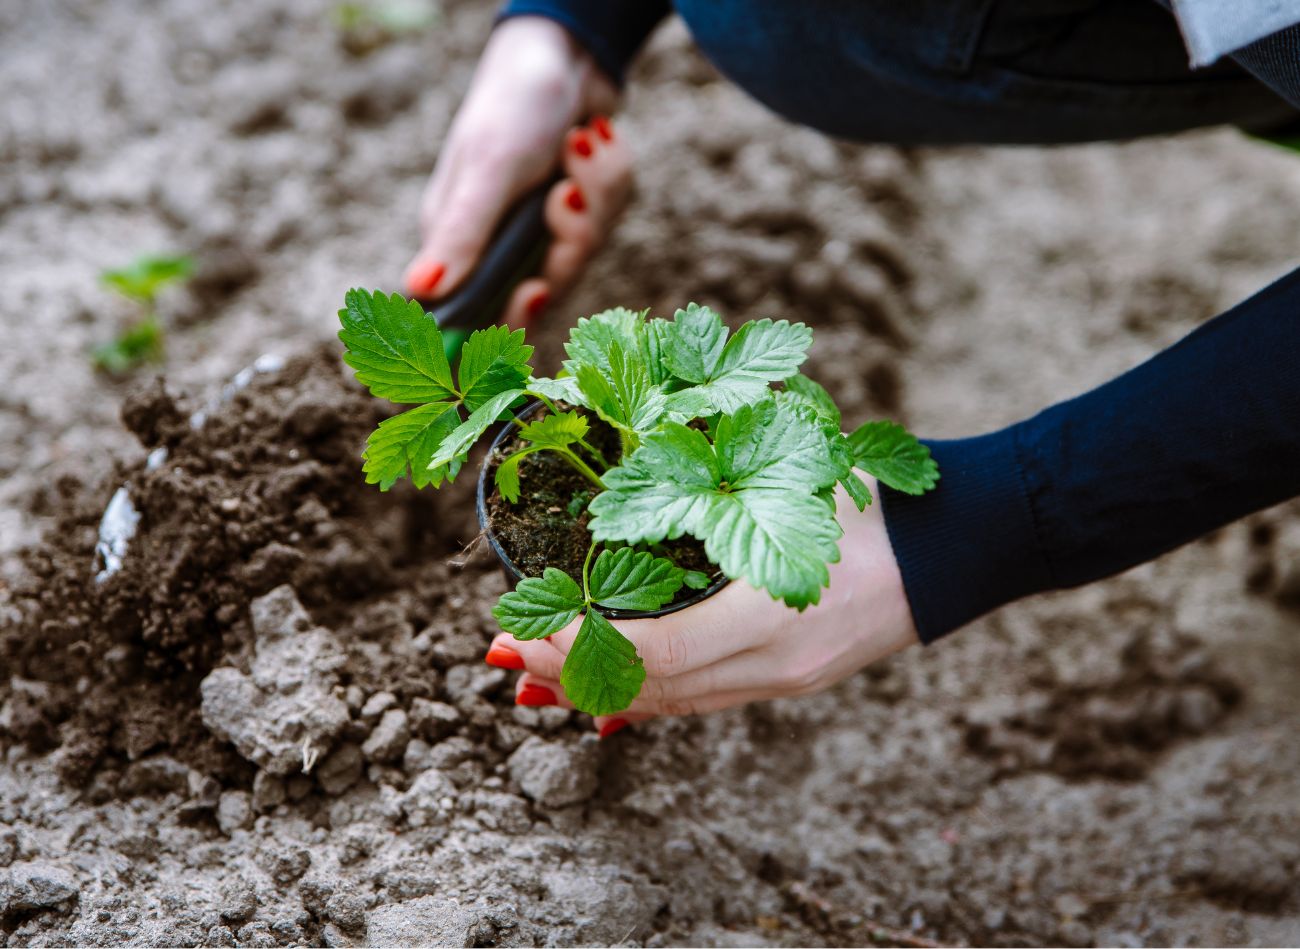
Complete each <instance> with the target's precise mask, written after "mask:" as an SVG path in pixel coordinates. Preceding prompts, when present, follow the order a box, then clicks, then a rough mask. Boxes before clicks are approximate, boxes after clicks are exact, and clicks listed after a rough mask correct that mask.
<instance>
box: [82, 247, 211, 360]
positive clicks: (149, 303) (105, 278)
mask: <svg viewBox="0 0 1300 949" xmlns="http://www.w3.org/2000/svg"><path fill="white" fill-rule="evenodd" d="M193 271H194V261H193V259H192V258H190V257H163V256H158V257H155V256H141V257H137V258H136V259H135V260H133V261H132V262H131V263H130V264H128V265H127V266H126V267H122V268H121V269H118V270H105V271H104V272H103V273H101V274H100V275H99V280H100V283H102V284H103V285H104V286H106V287H108V288H109V289H111V290H115V291H117V292H118V293H120V294H121V295H122V296H124V297H126V298H127V299H128V300H131V301H133V302H134V303H135V304H136V305H137V306H138V307H139V311H140V312H139V315H138V316H137V318H136V320H135V321H134V322H133V323H131V325H130V326H128V327H127V328H126V329H125V330H123V331H122V332H121V333H120V334H118V336H117V337H116V338H115V339H114V340H113V341H112V342H110V343H104V344H103V345H101V346H97V347H96V348H95V350H94V353H93V361H94V364H95V368H97V369H101V370H103V371H105V372H107V373H109V374H111V375H115V376H117V375H124V374H126V373H128V372H130V371H131V370H133V369H135V368H136V367H137V366H139V365H140V364H141V363H144V362H158V361H159V360H161V359H162V357H163V343H164V333H163V328H162V324H161V323H160V322H159V320H158V312H157V302H158V294H159V292H161V291H162V289H163V288H164V287H167V286H170V285H172V284H175V283H179V282H180V281H182V280H185V279H186V278H188V277H189V276H190V274H191V273H193Z"/></svg>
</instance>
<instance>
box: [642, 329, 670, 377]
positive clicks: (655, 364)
mask: <svg viewBox="0 0 1300 949" xmlns="http://www.w3.org/2000/svg"><path fill="white" fill-rule="evenodd" d="M672 331H673V324H672V323H670V322H669V321H668V320H646V321H645V326H644V327H642V330H641V358H642V359H643V360H644V362H645V367H646V372H648V373H649V374H650V381H651V382H653V383H654V384H655V385H663V384H664V383H665V382H667V381H668V380H669V379H670V378H672V374H673V373H672V370H671V369H669V368H668V363H667V362H666V361H665V360H664V347H665V340H667V338H668V336H669V335H670V334H671V333H672Z"/></svg>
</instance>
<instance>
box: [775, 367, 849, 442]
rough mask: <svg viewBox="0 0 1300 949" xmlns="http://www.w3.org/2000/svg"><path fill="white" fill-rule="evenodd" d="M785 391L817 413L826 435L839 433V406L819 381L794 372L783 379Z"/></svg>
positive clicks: (840, 421)
mask: <svg viewBox="0 0 1300 949" xmlns="http://www.w3.org/2000/svg"><path fill="white" fill-rule="evenodd" d="M785 392H786V393H787V394H788V396H789V397H790V398H793V399H795V400H796V401H799V402H801V403H803V404H804V405H807V406H808V407H809V408H811V409H812V410H813V411H814V412H816V413H817V419H818V421H820V422H821V423H822V427H823V428H824V429H825V430H826V434H827V435H828V436H833V435H838V434H839V433H840V425H841V424H843V422H842V419H841V417H840V409H839V406H837V405H836V404H835V400H834V399H832V398H831V394H830V393H829V392H827V391H826V389H825V387H823V386H822V385H821V384H820V383H819V382H816V381H814V380H812V379H809V378H808V377H807V376H805V375H804V374H803V373H796V374H795V375H793V376H791V377H790V378H788V379H786V380H785Z"/></svg>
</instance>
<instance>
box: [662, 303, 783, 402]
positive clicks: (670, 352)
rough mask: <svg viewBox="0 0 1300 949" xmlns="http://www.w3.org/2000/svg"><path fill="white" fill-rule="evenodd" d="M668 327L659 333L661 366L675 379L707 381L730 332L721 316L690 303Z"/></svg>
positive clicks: (704, 307) (678, 312)
mask: <svg viewBox="0 0 1300 949" xmlns="http://www.w3.org/2000/svg"><path fill="white" fill-rule="evenodd" d="M671 327H672V328H671V330H665V331H663V332H664V336H663V339H662V358H663V361H664V364H665V365H666V366H667V367H668V368H669V369H670V370H671V371H672V373H673V375H675V376H677V377H678V378H679V379H685V380H686V381H687V382H693V383H696V384H699V383H703V382H707V381H708V380H709V379H711V378H712V377H713V373H714V370H715V369H716V368H717V365H718V362H719V360H720V359H721V358H722V353H723V350H724V349H725V348H726V345H727V336H728V334H729V332H730V331H729V330H728V329H727V327H726V325H725V324H724V323H723V322H722V317H720V316H718V314H717V313H715V312H713V310H711V309H709V308H708V307H707V306H699V305H698V304H695V303H690V304H687V306H686V309H684V310H678V311H677V312H676V313H674V314H673V322H672V324H671ZM786 375H789V373H786Z"/></svg>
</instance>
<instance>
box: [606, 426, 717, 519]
mask: <svg viewBox="0 0 1300 949" xmlns="http://www.w3.org/2000/svg"><path fill="white" fill-rule="evenodd" d="M601 480H602V481H604V483H605V488H606V490H604V491H602V492H601V493H600V494H598V495H596V497H595V498H594V499H593V500H592V502H591V504H590V505H589V506H588V508H587V510H588V511H589V512H590V513H591V515H592V520H591V522H590V523H589V524H588V525H587V526H588V529H589V530H590V531H591V536H592V537H593V538H595V539H596V540H600V541H619V540H621V541H624V542H625V543H629V544H638V543H642V542H646V543H657V542H659V541H661V540H664V539H670V540H671V539H673V538H676V537H680V536H682V534H684V533H693V532H694V527H695V525H696V523H697V521H698V518H699V516H700V515H701V513H702V512H703V511H704V510H706V509H707V508H708V505H709V504H710V502H711V499H712V498H713V496H714V495H715V494H716V493H717V490H718V485H719V483H720V482H721V480H722V479H721V475H720V474H719V471H718V459H717V456H716V455H715V454H714V452H713V446H712V445H710V444H709V441H708V439H707V438H705V437H704V433H703V432H699V431H696V430H695V429H693V428H687V427H686V426H685V425H681V424H679V423H677V422H666V423H664V425H663V426H662V427H661V428H660V430H659V431H657V432H653V433H651V434H649V435H647V436H646V438H645V441H644V442H643V443H642V445H641V447H640V448H638V449H637V450H636V451H635V452H634V453H633V455H632V457H631V458H624V459H623V463H622V464H621V465H620V466H618V467H616V468H611V469H610V470H609V471H607V472H605V474H604V475H603V476H602V478H601Z"/></svg>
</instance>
